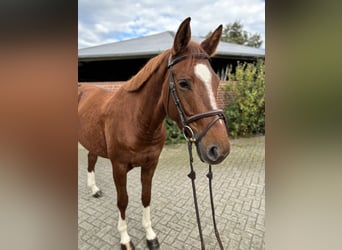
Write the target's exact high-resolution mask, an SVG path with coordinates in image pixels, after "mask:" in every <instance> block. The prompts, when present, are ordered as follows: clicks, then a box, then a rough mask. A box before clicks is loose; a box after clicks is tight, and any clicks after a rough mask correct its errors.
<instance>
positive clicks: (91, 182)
mask: <svg viewBox="0 0 342 250" xmlns="http://www.w3.org/2000/svg"><path fill="white" fill-rule="evenodd" d="M96 161H97V155H95V154H93V153H91V152H89V153H88V178H87V186H88V188H89V189H90V191H91V194H92V196H93V197H95V198H99V197H101V196H102V195H103V193H102V191H101V190H100V189H99V188H98V187H97V186H96V181H95V164H96Z"/></svg>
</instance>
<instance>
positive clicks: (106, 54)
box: [78, 31, 265, 82]
mask: <svg viewBox="0 0 342 250" xmlns="http://www.w3.org/2000/svg"><path fill="white" fill-rule="evenodd" d="M174 37H175V33H174V32H172V31H166V32H162V33H159V34H155V35H150V36H145V37H140V38H135V39H130V40H126V41H120V42H114V43H109V44H103V45H99V46H94V47H89V48H83V49H79V50H78V81H79V82H115V81H126V80H128V79H130V78H131V77H132V76H134V75H135V74H136V73H137V72H138V71H139V70H140V69H141V68H142V67H143V66H144V65H145V64H146V62H147V61H148V60H149V59H150V58H152V57H154V56H156V55H158V54H160V53H161V52H163V51H165V50H167V49H169V48H171V47H172V45H173V40H174ZM192 40H194V41H197V42H201V41H203V40H204V38H203V37H192ZM264 57H265V50H264V49H259V48H253V47H247V46H243V45H238V44H232V43H226V42H220V43H219V46H218V48H217V51H216V54H215V55H214V57H213V58H212V60H211V64H212V67H213V69H214V71H215V72H217V73H218V74H219V75H222V74H223V73H224V72H225V71H226V68H227V65H232V67H233V68H234V66H235V65H236V64H237V62H238V61H240V62H252V61H255V60H256V59H257V58H264Z"/></svg>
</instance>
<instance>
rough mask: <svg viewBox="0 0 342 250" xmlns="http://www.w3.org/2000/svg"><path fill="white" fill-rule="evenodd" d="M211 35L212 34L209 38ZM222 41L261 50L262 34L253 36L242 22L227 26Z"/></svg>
mask: <svg viewBox="0 0 342 250" xmlns="http://www.w3.org/2000/svg"><path fill="white" fill-rule="evenodd" d="M209 35H211V32H210V33H209V34H208V35H207V37H208V36H209ZM221 41H223V42H229V43H237V44H242V45H246V46H250V47H256V48H259V47H260V46H261V44H262V42H263V41H262V40H261V36H260V34H257V33H255V34H251V33H249V32H247V31H246V30H244V29H243V25H242V24H241V22H240V21H235V22H234V23H229V24H227V25H226V26H225V27H224V28H223V31H222V37H221Z"/></svg>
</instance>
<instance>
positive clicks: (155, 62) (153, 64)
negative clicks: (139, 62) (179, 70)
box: [123, 50, 170, 92]
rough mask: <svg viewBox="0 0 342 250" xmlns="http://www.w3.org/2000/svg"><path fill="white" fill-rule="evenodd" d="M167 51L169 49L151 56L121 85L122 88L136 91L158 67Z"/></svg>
mask: <svg viewBox="0 0 342 250" xmlns="http://www.w3.org/2000/svg"><path fill="white" fill-rule="evenodd" d="M168 51H170V50H167V51H165V52H164V53H162V54H159V55H157V56H155V57H153V58H151V59H150V60H149V61H148V62H147V63H146V64H145V66H144V67H143V68H142V69H141V70H140V71H139V72H138V73H137V74H136V75H135V76H133V77H132V78H131V79H130V80H128V81H127V82H126V83H125V84H124V85H123V88H124V89H125V90H127V91H129V92H134V91H138V90H139V89H140V88H141V87H142V86H143V85H144V84H145V83H146V82H147V81H148V80H149V79H150V77H151V76H152V75H153V74H154V73H155V72H156V71H157V70H158V69H159V67H160V65H161V64H162V61H163V59H164V58H165V55H166V54H167V52H168Z"/></svg>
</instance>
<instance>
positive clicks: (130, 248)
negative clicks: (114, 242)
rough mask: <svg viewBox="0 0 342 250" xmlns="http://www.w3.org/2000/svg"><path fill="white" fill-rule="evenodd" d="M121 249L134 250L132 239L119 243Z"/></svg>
mask: <svg viewBox="0 0 342 250" xmlns="http://www.w3.org/2000/svg"><path fill="white" fill-rule="evenodd" d="M121 250H135V247H134V245H133V243H132V241H130V242H128V243H126V244H121Z"/></svg>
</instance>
